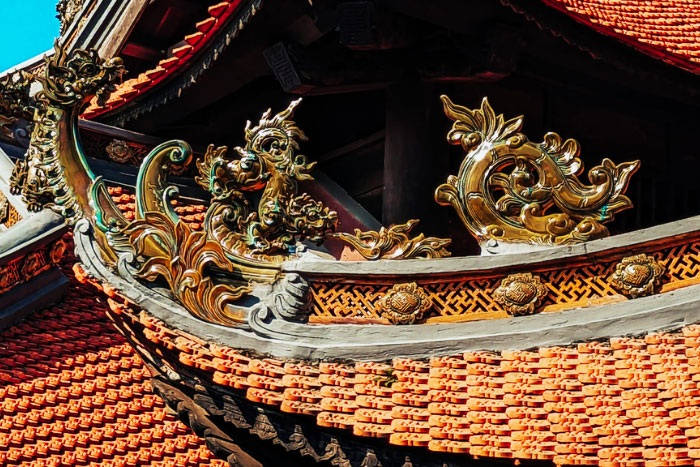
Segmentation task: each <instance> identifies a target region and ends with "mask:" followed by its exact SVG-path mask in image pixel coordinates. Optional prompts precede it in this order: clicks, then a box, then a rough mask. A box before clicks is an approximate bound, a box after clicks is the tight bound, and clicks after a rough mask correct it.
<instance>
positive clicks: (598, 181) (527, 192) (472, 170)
mask: <svg viewBox="0 0 700 467" xmlns="http://www.w3.org/2000/svg"><path fill="white" fill-rule="evenodd" d="M442 102H443V105H444V110H445V114H446V115H447V116H448V117H449V118H450V119H451V120H452V121H453V123H452V128H451V129H450V131H449V133H448V134H447V141H448V142H449V143H450V144H453V145H457V146H461V147H462V148H463V149H464V151H465V153H466V155H465V158H464V160H463V161H462V165H461V166H460V168H459V173H458V174H457V176H454V175H450V176H449V178H448V179H447V183H444V184H442V185H440V186H439V187H438V188H437V190H436V192H435V199H436V201H437V202H438V203H439V204H442V205H451V206H452V207H454V208H455V210H456V211H457V214H459V217H460V218H461V219H462V222H463V223H464V224H465V225H466V227H467V229H469V231H470V232H471V233H472V235H474V236H475V237H476V238H477V240H479V242H480V243H482V246H483V245H484V244H487V245H488V244H493V243H495V244H498V243H506V244H507V243H527V244H531V245H562V244H571V243H579V242H584V241H587V240H593V239H596V238H601V237H605V236H608V235H609V232H608V229H607V228H606V227H605V226H603V223H604V222H607V221H610V220H612V219H613V217H614V215H615V214H616V213H617V212H619V211H621V210H623V209H627V208H630V207H632V202H631V201H630V199H629V198H628V197H627V196H625V195H624V192H625V190H626V189H627V185H628V183H629V177H630V176H631V175H632V174H633V173H634V172H635V171H636V170H637V169H638V168H639V161H634V162H623V163H621V164H619V165H616V164H614V163H613V162H612V161H610V160H609V159H603V162H602V164H601V165H598V166H596V167H593V169H591V170H590V171H589V172H588V179H589V180H590V181H591V185H585V184H583V183H582V182H581V181H580V180H579V179H578V178H577V176H578V175H580V174H581V172H582V171H583V164H582V163H581V159H579V157H578V156H579V153H580V147H579V144H578V142H577V141H576V140H573V139H567V140H566V141H562V138H561V137H560V136H559V135H557V134H556V133H547V134H546V135H545V136H544V141H543V142H542V143H533V142H530V141H528V139H527V137H526V136H525V135H524V134H522V133H520V130H521V128H522V124H523V118H522V117H517V118H513V119H511V120H507V121H506V120H504V118H503V115H496V114H495V113H494V111H493V109H492V108H491V106H490V105H489V103H488V100H487V99H486V98H484V100H483V101H482V102H481V108H479V109H474V110H471V109H467V108H466V107H462V106H459V105H456V104H454V103H452V101H451V100H450V99H449V98H448V97H447V96H442Z"/></svg>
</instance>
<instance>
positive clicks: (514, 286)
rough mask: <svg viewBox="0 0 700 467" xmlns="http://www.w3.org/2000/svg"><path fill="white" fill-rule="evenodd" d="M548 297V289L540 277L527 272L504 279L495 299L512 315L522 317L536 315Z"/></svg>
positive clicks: (495, 294)
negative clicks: (536, 311) (538, 308)
mask: <svg viewBox="0 0 700 467" xmlns="http://www.w3.org/2000/svg"><path fill="white" fill-rule="evenodd" d="M546 295H547V287H546V286H545V285H544V284H543V283H542V281H541V280H540V278H539V276H533V275H532V274H530V273H529V272H526V273H520V274H511V275H509V276H508V277H506V278H504V279H503V280H502V281H501V285H500V286H499V287H498V288H497V289H496V290H495V291H494V294H493V299H494V300H495V301H496V302H497V303H499V304H500V305H501V306H502V307H503V308H504V309H505V310H506V311H507V312H508V313H509V314H510V315H513V316H520V315H529V314H532V313H534V312H535V310H536V309H537V307H539V306H540V303H542V299H543V298H544V297H545V296H546Z"/></svg>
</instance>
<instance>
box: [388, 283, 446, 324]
mask: <svg viewBox="0 0 700 467" xmlns="http://www.w3.org/2000/svg"><path fill="white" fill-rule="evenodd" d="M432 306H433V302H432V300H431V299H430V297H429V296H428V294H427V293H425V290H423V288H422V287H420V286H419V285H418V284H416V283H415V282H409V283H404V284H395V285H394V286H393V287H392V288H391V290H389V292H387V294H386V295H385V296H384V297H382V298H381V299H380V300H379V301H378V302H377V308H378V309H379V311H380V313H381V315H382V316H384V317H385V318H387V319H388V320H389V321H391V322H392V323H393V324H413V323H415V322H416V321H418V320H420V319H421V318H422V317H423V314H424V313H425V312H426V311H428V310H429V309H430V308H432Z"/></svg>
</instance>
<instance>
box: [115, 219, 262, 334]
mask: <svg viewBox="0 0 700 467" xmlns="http://www.w3.org/2000/svg"><path fill="white" fill-rule="evenodd" d="M124 234H126V235H128V236H129V238H130V239H131V242H132V245H133V246H134V248H135V250H136V254H137V255H140V256H142V257H143V258H144V259H145V261H144V262H143V264H142V265H141V267H140V269H139V272H138V274H137V275H138V276H139V277H141V278H144V279H147V280H155V279H156V278H157V277H159V276H160V277H163V278H164V279H165V280H166V281H167V283H168V285H169V286H170V290H171V291H172V293H173V295H174V296H175V298H176V299H177V300H179V301H180V302H181V303H182V304H183V305H185V307H186V308H187V309H188V310H189V311H190V312H191V313H192V314H194V315H195V316H197V317H199V318H201V319H204V320H206V321H210V322H214V323H221V324H229V325H230V324H236V323H241V322H244V321H245V316H244V315H243V314H242V313H241V312H240V311H237V310H236V308H235V307H233V306H231V304H232V303H233V302H235V301H236V300H238V299H240V298H241V297H243V296H244V295H245V294H247V293H248V292H250V289H249V288H248V286H247V283H245V282H242V281H231V283H219V284H217V283H216V282H214V280H213V279H212V277H211V274H212V272H214V271H216V270H219V271H226V272H229V273H236V272H237V270H236V268H235V266H234V265H233V264H232V263H231V262H230V261H228V260H227V259H226V256H225V254H224V251H223V250H222V248H221V245H219V244H218V243H217V242H216V241H213V240H211V239H210V238H208V237H207V234H206V233H205V232H195V231H193V230H192V229H190V227H189V226H188V225H187V224H186V223H184V222H181V221H177V222H174V221H173V219H172V218H171V217H170V216H168V215H166V214H164V213H160V212H148V213H146V214H145V216H144V217H143V218H142V219H139V220H136V221H134V222H131V223H130V224H129V225H128V226H127V227H126V228H125V229H124Z"/></svg>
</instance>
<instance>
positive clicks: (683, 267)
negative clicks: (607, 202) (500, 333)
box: [310, 239, 700, 324]
mask: <svg viewBox="0 0 700 467" xmlns="http://www.w3.org/2000/svg"><path fill="white" fill-rule="evenodd" d="M645 253H646V255H647V256H649V257H653V258H654V259H655V260H656V262H658V264H659V265H661V266H663V268H664V269H665V273H664V274H663V276H662V277H661V278H660V279H659V282H660V284H661V287H660V290H659V291H660V292H666V291H670V290H674V289H676V288H680V287H685V286H687V285H692V284H695V283H697V282H698V281H700V241H698V240H697V239H692V240H688V241H687V242H686V243H682V244H677V245H673V246H663V247H662V246H658V245H657V246H654V245H651V246H649V247H647V249H646V251H645ZM621 259H622V258H621V257H617V258H611V257H606V258H605V259H601V260H600V261H596V260H595V259H593V260H591V261H588V262H586V263H580V264H572V265H570V266H568V267H567V266H564V267H563V268H561V269H555V270H551V269H550V270H544V269H543V270H538V269H537V268H536V267H535V268H533V269H532V270H531V271H528V272H531V273H532V274H536V275H537V276H539V277H540V279H541V282H542V283H543V284H544V285H545V286H546V288H547V293H546V295H545V296H544V297H543V298H542V301H541V305H540V306H539V307H538V308H537V309H535V310H534V311H535V312H548V311H560V310H565V309H570V308H578V307H586V306H592V305H596V304H602V303H611V302H614V301H618V300H625V299H626V298H625V297H624V296H623V295H621V294H620V292H619V291H618V290H616V289H615V287H614V286H613V284H612V282H611V280H610V277H611V276H612V275H613V273H614V272H615V269H616V266H617V265H618V264H619V263H620V261H621ZM506 276H507V274H502V275H500V276H494V277H487V278H484V277H478V278H469V277H463V278H456V279H452V280H443V281H440V282H437V283H436V282H435V279H432V280H431V282H423V281H421V280H420V279H417V280H416V282H417V283H418V285H419V286H420V287H422V288H423V289H424V290H425V292H426V294H427V295H428V297H429V298H430V300H431V301H432V303H433V307H432V310H431V311H430V312H429V313H426V314H425V315H424V317H423V322H428V323H430V322H439V321H469V320H476V319H489V318H506V317H509V316H511V314H510V313H508V312H507V311H506V310H505V309H504V308H503V307H502V305H500V304H499V303H498V302H497V301H496V300H494V294H495V291H496V289H497V288H498V287H499V286H500V285H501V282H502V280H503V279H504V278H505V277H506ZM390 289H391V284H388V283H380V282H369V281H368V282H366V283H357V282H353V283H342V282H340V283H338V282H325V281H324V282H322V281H313V280H312V281H311V295H312V303H313V307H312V316H311V318H310V320H311V322H343V321H344V320H369V321H371V322H376V323H386V324H388V323H389V321H388V320H387V319H385V318H383V317H382V314H381V309H380V308H379V307H378V303H379V302H380V300H382V298H383V297H385V296H386V294H387V293H388V292H389V290H390Z"/></svg>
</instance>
